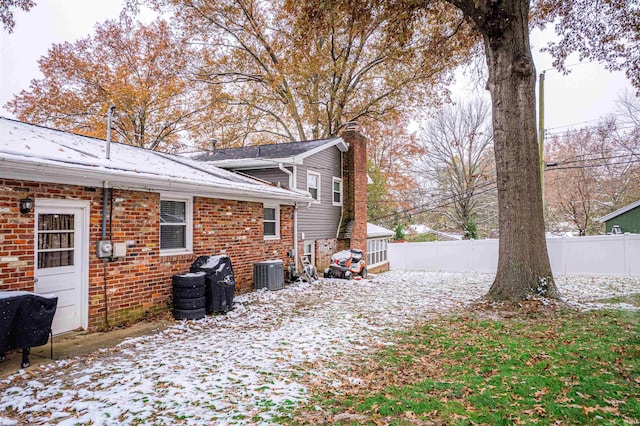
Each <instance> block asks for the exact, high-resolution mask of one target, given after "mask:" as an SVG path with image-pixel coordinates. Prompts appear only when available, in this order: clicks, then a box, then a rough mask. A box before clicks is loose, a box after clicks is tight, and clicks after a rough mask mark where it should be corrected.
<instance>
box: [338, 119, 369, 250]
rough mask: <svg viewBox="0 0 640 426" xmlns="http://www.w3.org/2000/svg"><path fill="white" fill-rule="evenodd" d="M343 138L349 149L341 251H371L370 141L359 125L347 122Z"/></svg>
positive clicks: (343, 183)
mask: <svg viewBox="0 0 640 426" xmlns="http://www.w3.org/2000/svg"><path fill="white" fill-rule="evenodd" d="M342 139H343V140H344V141H345V142H346V143H347V145H348V146H349V150H348V151H347V152H345V153H344V154H343V168H344V171H343V180H342V188H343V216H342V224H341V227H340V232H339V234H338V249H340V250H344V249H347V248H355V249H360V250H362V251H365V252H366V249H367V138H366V137H365V136H364V135H362V134H361V133H360V132H359V131H358V125H357V123H355V122H349V123H347V126H346V127H345V130H344V131H343V132H342Z"/></svg>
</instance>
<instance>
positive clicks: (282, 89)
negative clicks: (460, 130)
mask: <svg viewBox="0 0 640 426" xmlns="http://www.w3.org/2000/svg"><path fill="white" fill-rule="evenodd" d="M154 3H155V4H156V6H157V7H159V8H160V10H162V11H163V12H165V13H167V12H168V13H171V14H173V15H174V16H175V19H174V23H175V24H176V25H178V26H180V31H181V32H182V33H183V34H186V35H188V36H189V38H190V40H191V41H192V42H193V43H197V44H198V46H199V49H200V50H201V52H202V53H203V57H204V61H203V63H202V65H201V66H200V67H199V68H198V69H197V72H196V75H197V78H198V80H199V81H203V82H206V83H207V84H209V85H212V86H215V87H217V88H219V90H221V91H222V92H223V93H225V94H226V95H228V96H227V97H226V98H225V99H226V100H227V101H226V102H222V103H220V104H219V105H218V107H219V109H220V110H221V111H222V110H224V111H226V112H227V113H228V112H229V111H233V114H228V115H227V116H231V115H233V116H234V117H235V120H236V123H235V128H236V129H246V130H245V131H244V132H236V133H235V134H233V137H234V138H235V139H236V140H235V141H228V139H229V138H228V136H225V135H222V134H220V135H218V137H217V138H218V139H220V140H223V141H225V139H227V142H229V143H233V144H247V143H250V142H255V141H260V142H264V141H267V140H279V141H283V140H307V139H317V138H325V137H331V136H334V135H337V134H338V133H339V132H340V131H341V130H342V128H343V127H344V125H345V124H346V123H347V122H349V121H354V120H358V121H360V122H361V123H362V124H364V127H366V123H369V122H374V121H376V120H377V121H384V120H385V119H386V118H387V117H389V116H393V115H397V114H398V113H404V114H407V113H409V112H411V111H414V110H415V109H416V108H419V107H421V106H423V105H427V104H434V103H437V102H439V101H440V100H441V99H443V98H445V97H446V83H448V82H449V81H450V77H451V72H452V70H453V69H454V68H455V66H456V65H457V64H460V63H462V62H464V61H465V60H466V59H467V58H468V54H469V50H470V48H471V47H472V46H473V45H474V44H475V40H474V39H472V38H471V37H470V33H469V28H468V26H467V25H465V24H464V22H463V21H462V19H461V17H460V16H457V17H456V16H455V14H452V11H451V8H447V7H440V6H434V7H433V8H432V9H433V13H436V14H437V16H438V19H433V15H429V14H426V13H423V14H418V15H416V18H415V19H413V20H411V21H408V20H403V19H402V15H396V14H395V11H386V10H384V9H383V8H378V9H375V8H372V7H369V5H367V4H366V2H363V7H356V6H354V7H349V8H335V9H329V8H327V9H325V10H323V11H322V13H320V11H319V10H315V9H316V7H317V6H318V5H316V4H315V2H310V3H300V2H295V1H283V0H280V1H273V2H264V1H258V0H221V1H216V2H213V1H210V2H203V1H192V0H155V1H154ZM356 3H357V2H355V3H354V5H356ZM318 4H319V3H318ZM405 27H406V28H405ZM398 31H404V32H403V33H399V32H398ZM454 35H455V36H456V37H454Z"/></svg>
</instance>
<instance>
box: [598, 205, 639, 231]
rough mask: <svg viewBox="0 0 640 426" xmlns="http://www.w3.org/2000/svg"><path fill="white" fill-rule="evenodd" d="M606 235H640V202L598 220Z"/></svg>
mask: <svg viewBox="0 0 640 426" xmlns="http://www.w3.org/2000/svg"><path fill="white" fill-rule="evenodd" d="M598 221H600V222H602V223H604V225H605V232H606V233H607V234H626V233H630V234H640V200H638V201H636V202H635V203H631V204H629V205H626V206H624V207H622V208H620V209H618V210H616V211H614V212H612V213H609V214H608V215H606V216H602V217H601V218H598Z"/></svg>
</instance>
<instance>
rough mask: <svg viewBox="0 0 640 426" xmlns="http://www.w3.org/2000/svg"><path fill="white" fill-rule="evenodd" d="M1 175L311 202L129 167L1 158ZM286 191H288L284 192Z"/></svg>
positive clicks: (210, 195) (208, 195)
mask: <svg viewBox="0 0 640 426" xmlns="http://www.w3.org/2000/svg"><path fill="white" fill-rule="evenodd" d="M0 165H1V167H0V169H1V170H2V171H1V172H0V177H2V178H7V179H16V180H26V181H35V182H48V183H57V184H65V185H78V186H85V187H101V186H103V183H104V182H105V181H106V182H108V185H109V186H110V187H116V188H121V189H127V190H136V191H146V192H179V193H182V194H191V195H193V196H199V197H205V198H220V199H228V200H238V201H253V202H261V201H278V202H280V203H281V204H288V205H294V204H296V203H307V202H309V201H310V199H308V198H307V197H304V196H302V195H299V194H296V193H295V192H292V191H286V190H284V189H280V188H278V189H277V190H276V188H273V191H269V188H268V187H267V188H266V189H267V190H266V191H265V188H260V189H258V188H256V189H249V188H238V187H237V186H234V185H233V184H232V183H229V184H228V185H223V184H215V183H211V182H202V181H191V180H187V179H182V178H171V177H167V176H159V175H152V176H150V175H148V174H145V173H136V172H133V171H128V170H114V169H105V168H95V167H93V166H86V165H77V164H74V165H69V164H64V165H63V164H56V163H42V162H37V163H33V162H29V161H20V160H9V159H7V158H2V157H0ZM284 191H286V193H284Z"/></svg>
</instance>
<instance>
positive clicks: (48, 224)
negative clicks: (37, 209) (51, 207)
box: [38, 214, 75, 269]
mask: <svg viewBox="0 0 640 426" xmlns="http://www.w3.org/2000/svg"><path fill="white" fill-rule="evenodd" d="M74 220H75V216H74V215H73V214H39V215H38V269H45V268H56V267H60V266H72V265H73V259H74V252H75V247H74V239H75V231H74Z"/></svg>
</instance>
